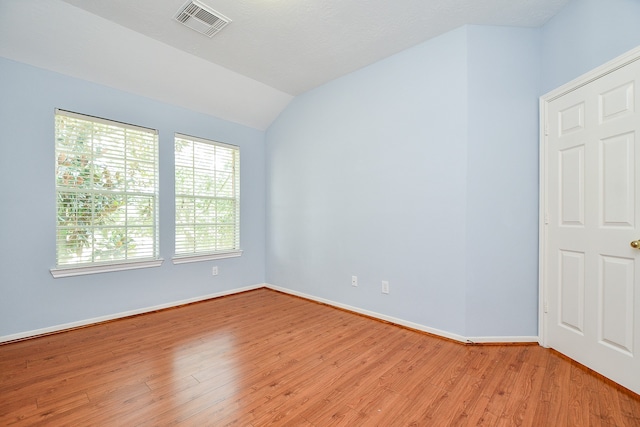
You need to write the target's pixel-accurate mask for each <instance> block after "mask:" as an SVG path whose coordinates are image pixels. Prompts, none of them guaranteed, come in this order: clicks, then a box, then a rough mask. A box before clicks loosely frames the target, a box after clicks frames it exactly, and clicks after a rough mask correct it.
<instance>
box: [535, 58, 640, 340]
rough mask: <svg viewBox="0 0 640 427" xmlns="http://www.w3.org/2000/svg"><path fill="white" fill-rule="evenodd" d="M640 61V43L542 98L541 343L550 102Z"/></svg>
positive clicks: (543, 333) (544, 330)
mask: <svg viewBox="0 0 640 427" xmlns="http://www.w3.org/2000/svg"><path fill="white" fill-rule="evenodd" d="M638 60H640V46H639V47H637V48H635V49H632V50H630V51H628V52H626V53H624V54H622V55H620V56H618V57H617V58H615V59H613V60H611V61H609V62H607V63H605V64H603V65H601V66H599V67H597V68H595V69H593V70H591V71H589V72H587V73H585V74H583V75H582V76H580V77H578V78H576V79H574V80H572V81H570V82H569V83H567V84H564V85H562V86H560V87H559V88H557V89H554V90H552V91H551V92H548V93H547V94H545V95H542V96H541V97H540V199H539V201H540V203H539V205H540V214H539V218H540V221H539V240H538V242H539V245H538V248H539V263H538V264H539V268H538V289H539V292H538V296H539V301H538V342H539V344H540V345H541V346H543V347H548V345H547V316H546V313H547V306H548V303H547V295H548V286H549V284H548V281H547V280H546V274H547V266H546V259H547V239H548V236H547V224H548V222H549V219H548V218H549V215H548V209H547V206H548V201H547V193H548V192H547V185H548V182H547V175H546V174H547V170H546V162H547V139H548V138H547V135H548V117H547V112H548V105H549V103H550V102H551V101H553V100H555V99H557V98H559V97H561V96H563V95H565V94H567V93H569V92H572V91H574V90H576V89H579V88H581V87H582V86H585V85H586V84H588V83H591V82H592V81H594V80H597V79H599V78H600V77H602V76H604V75H607V74H609V73H611V72H613V71H615V70H617V69H619V68H622V67H624V66H625V65H627V64H629V63H631V62H634V61H638ZM636 108H640V106H636Z"/></svg>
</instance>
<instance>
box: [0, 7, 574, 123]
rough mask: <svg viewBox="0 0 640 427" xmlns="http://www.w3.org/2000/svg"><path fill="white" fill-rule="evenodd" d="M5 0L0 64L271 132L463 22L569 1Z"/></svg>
mask: <svg viewBox="0 0 640 427" xmlns="http://www.w3.org/2000/svg"><path fill="white" fill-rule="evenodd" d="M200 1H201V2H202V3H203V4H205V5H206V6H209V7H211V8H212V9H214V10H215V11H217V12H219V13H221V14H223V15H225V16H226V17H228V18H230V19H231V21H232V22H231V23H230V24H229V25H227V26H226V27H225V28H223V29H222V30H221V31H220V32H219V33H218V34H216V35H215V36H213V37H212V38H209V37H207V36H205V35H202V34H200V33H198V32H196V31H193V30H192V29H190V28H187V27H186V26H184V25H182V24H180V23H178V22H177V21H176V20H175V19H174V16H175V15H176V13H177V12H178V10H179V9H180V8H181V7H182V6H183V5H184V4H185V0H106V1H105V0H0V56H4V57H6V58H9V59H13V60H17V61H20V62H25V63H28V64H32V65H35V66H38V67H42V68H46V69H50V70H53V71H56V72H60V73H64V74H67V75H71V76H74V77H78V78H82V79H85V80H89V81H93V82H96V83H100V84H104V85H107V86H112V87H116V88H119V89H123V90H126V91H129V92H133V93H137V94H140V95H143V96H147V97H150V98H153V99H157V100H160V101H164V102H170V103H173V104H177V105H181V106H184V107H186V108H190V109H193V110H195V111H200V112H204V113H207V114H212V115H215V116H218V117H220V118H223V119H226V120H230V121H234V122H237V123H240V124H243V125H247V126H250V127H254V128H257V129H266V128H267V127H268V126H269V124H270V123H271V122H272V121H273V120H274V119H275V117H277V115H278V114H279V113H280V111H282V109H283V108H284V107H285V106H286V105H287V104H288V102H289V101H290V100H291V99H292V98H293V97H294V96H296V95H298V94H300V93H303V92H305V91H307V90H309V89H312V88H314V87H317V86H319V85H322V84H323V83H326V82H328V81H330V80H332V79H335V78H337V77H339V76H342V75H344V74H347V73H349V72H352V71H354V70H357V69H359V68H362V67H364V66H366V65H369V64H371V63H373V62H376V61H378V60H380V59H382V58H385V57H387V56H390V55H393V54H394V53H397V52H400V51H402V50H404V49H406V48H408V47H411V46H414V45H416V44H418V43H421V42H423V41H425V40H428V39H430V38H433V37H436V36H438V35H440V34H442V33H445V32H447V31H450V30H452V29H454V28H457V27H459V26H461V25H464V24H482V25H506V26H522V27H538V26H541V25H543V24H544V23H545V22H546V21H547V20H549V19H550V18H551V17H552V16H553V15H554V14H555V13H557V11H558V10H559V9H560V8H562V7H563V6H564V5H565V4H566V3H567V2H568V1H569V0H200Z"/></svg>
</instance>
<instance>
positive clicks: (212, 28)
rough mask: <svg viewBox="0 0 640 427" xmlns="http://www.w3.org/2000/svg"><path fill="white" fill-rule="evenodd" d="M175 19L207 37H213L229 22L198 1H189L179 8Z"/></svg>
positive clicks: (229, 20)
mask: <svg viewBox="0 0 640 427" xmlns="http://www.w3.org/2000/svg"><path fill="white" fill-rule="evenodd" d="M175 19H176V21H178V22H181V23H183V24H184V25H186V26H187V27H189V28H191V29H193V30H196V31H197V32H199V33H202V34H205V35H207V36H209V37H213V36H214V35H215V34H216V33H218V31H220V30H221V29H223V28H224V27H225V26H226V25H227V24H228V23H229V22H231V19H229V18H227V17H226V16H224V15H223V14H221V13H218V12H216V11H215V10H213V9H211V8H210V7H209V6H207V5H205V4H202V3H201V2H199V1H198V0H191V1H190V2H188V3H187V4H185V5H184V6H183V7H182V8H180V10H179V11H178V13H177V14H176V16H175Z"/></svg>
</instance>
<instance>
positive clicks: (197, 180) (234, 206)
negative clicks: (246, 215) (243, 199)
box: [175, 135, 240, 256]
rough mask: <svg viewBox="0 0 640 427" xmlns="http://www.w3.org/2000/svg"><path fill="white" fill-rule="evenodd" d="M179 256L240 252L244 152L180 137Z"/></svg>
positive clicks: (177, 170) (177, 150) (177, 143)
mask: <svg viewBox="0 0 640 427" xmlns="http://www.w3.org/2000/svg"><path fill="white" fill-rule="evenodd" d="M175 192H176V240H175V244H176V255H179V256H180V255H183V256H184V255H200V254H211V253H223V252H229V251H234V250H239V248H240V215H239V213H240V151H239V149H238V147H236V146H233V145H227V144H222V143H218V142H213V141H208V140H203V139H200V138H194V137H188V136H183V135H176V138H175Z"/></svg>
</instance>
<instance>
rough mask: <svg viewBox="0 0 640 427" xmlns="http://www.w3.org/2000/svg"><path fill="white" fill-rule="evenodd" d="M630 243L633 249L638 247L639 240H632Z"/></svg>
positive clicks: (639, 245)
mask: <svg viewBox="0 0 640 427" xmlns="http://www.w3.org/2000/svg"><path fill="white" fill-rule="evenodd" d="M630 245H631V247H632V248H633V249H640V240H634V241H633V242H631V243H630Z"/></svg>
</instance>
